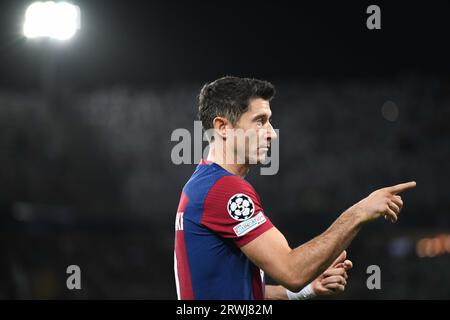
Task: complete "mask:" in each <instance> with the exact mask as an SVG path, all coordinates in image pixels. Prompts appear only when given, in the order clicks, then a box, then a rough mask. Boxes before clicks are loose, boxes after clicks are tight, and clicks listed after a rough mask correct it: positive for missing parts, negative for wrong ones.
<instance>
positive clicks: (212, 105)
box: [198, 76, 275, 130]
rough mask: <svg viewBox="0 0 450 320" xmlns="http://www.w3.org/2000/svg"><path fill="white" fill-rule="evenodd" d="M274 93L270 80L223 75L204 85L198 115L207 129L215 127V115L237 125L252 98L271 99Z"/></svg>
mask: <svg viewBox="0 0 450 320" xmlns="http://www.w3.org/2000/svg"><path fill="white" fill-rule="evenodd" d="M274 95H275V88H274V86H273V85H272V84H271V83H270V82H268V81H262V80H257V79H250V78H238V77H230V76H227V77H223V78H220V79H217V80H215V81H213V82H211V83H207V84H205V85H204V86H203V88H202V90H201V91H200V95H199V108H198V117H199V119H200V120H201V121H202V126H203V129H205V130H208V129H211V128H212V127H213V120H214V118H215V117H225V118H227V119H228V120H229V121H230V122H231V124H232V125H235V124H236V123H237V122H238V121H239V119H240V117H241V115H242V114H243V113H245V112H246V111H247V110H248V106H249V103H250V100H251V99H255V98H262V99H264V100H268V101H270V100H271V99H272V98H273V97H274Z"/></svg>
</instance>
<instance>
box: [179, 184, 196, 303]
mask: <svg viewBox="0 0 450 320" xmlns="http://www.w3.org/2000/svg"><path fill="white" fill-rule="evenodd" d="M188 201H189V199H188V197H187V196H186V194H185V193H184V192H183V193H182V194H181V199H180V204H179V206H178V210H177V218H176V222H175V259H176V261H175V268H176V271H175V277H177V279H176V281H177V282H178V283H177V286H178V288H177V289H179V290H180V291H179V294H180V296H179V298H180V299H182V300H193V299H194V290H193V288H192V281H191V273H190V272H189V263H188V258H187V254H186V242H185V239H184V227H183V214H184V210H185V209H186V206H187V203H188Z"/></svg>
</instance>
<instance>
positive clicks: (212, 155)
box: [206, 147, 250, 178]
mask: <svg viewBox="0 0 450 320" xmlns="http://www.w3.org/2000/svg"><path fill="white" fill-rule="evenodd" d="M225 159H226V155H222V154H221V155H219V156H218V155H217V153H216V152H215V150H214V148H213V147H211V148H210V150H209V153H208V158H207V159H206V160H207V161H211V162H214V163H216V164H218V165H219V166H221V167H222V168H224V169H225V170H227V171H228V172H231V173H232V174H235V175H238V176H240V177H241V178H244V177H245V176H246V175H247V174H248V172H249V171H250V166H249V165H248V164H237V163H226V161H225Z"/></svg>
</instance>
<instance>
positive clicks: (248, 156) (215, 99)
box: [174, 77, 416, 299]
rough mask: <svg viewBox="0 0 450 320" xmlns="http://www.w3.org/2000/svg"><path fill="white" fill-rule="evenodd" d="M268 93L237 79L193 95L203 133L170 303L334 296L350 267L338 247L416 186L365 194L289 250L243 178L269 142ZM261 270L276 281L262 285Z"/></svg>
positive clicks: (179, 228)
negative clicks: (202, 155)
mask: <svg viewBox="0 0 450 320" xmlns="http://www.w3.org/2000/svg"><path fill="white" fill-rule="evenodd" d="M274 94H275V89H274V87H273V85H272V84H270V83H269V82H266V81H260V80H256V79H248V78H237V77H224V78H221V79H218V80H216V81H213V82H211V83H209V84H206V85H205V86H204V87H203V88H202V90H201V92H200V96H199V118H200V120H201V121H202V126H203V128H204V129H205V130H207V131H208V132H210V135H209V147H210V149H209V154H208V157H207V159H206V160H202V161H201V162H200V163H199V165H198V166H197V168H196V170H195V172H194V173H193V175H192V177H191V178H190V179H189V181H188V182H187V183H186V185H185V186H184V188H183V191H182V194H181V199H180V202H179V206H178V210H177V216H176V223H175V230H176V231H175V250H174V251H175V252H174V264H175V265H174V268H175V282H176V287H177V294H178V298H179V299H305V298H310V297H312V296H315V295H331V294H336V293H339V292H342V291H344V289H345V286H346V284H347V282H346V281H347V270H348V269H350V268H351V267H352V262H351V261H349V260H346V252H345V249H346V248H347V247H348V246H349V244H350V242H351V241H352V240H353V238H354V237H355V236H356V234H357V233H358V231H359V230H360V228H361V227H362V226H363V225H364V224H365V223H367V222H369V221H371V220H374V219H377V218H379V217H385V218H386V219H390V220H391V221H392V222H396V221H397V219H398V215H399V213H400V211H401V209H402V206H403V201H402V199H401V197H400V196H399V195H398V194H399V193H400V192H402V191H405V190H407V189H410V188H414V187H415V186H416V183H415V182H413V181H412V182H408V183H402V184H398V185H395V186H391V187H386V188H382V189H379V190H376V191H374V192H372V193H371V194H370V195H368V196H367V197H366V198H364V199H362V200H361V201H359V202H357V203H356V204H354V205H353V206H351V207H350V208H348V209H347V210H346V211H344V212H343V213H342V214H341V215H340V216H339V217H338V218H337V219H336V221H335V222H334V223H333V224H332V225H331V226H330V227H329V228H328V229H327V230H326V231H325V232H324V233H322V234H320V235H319V236H317V237H315V238H314V239H312V240H310V241H309V242H307V243H305V244H303V245H300V246H298V247H296V248H294V249H292V248H291V247H290V246H289V244H288V242H287V241H286V238H285V237H284V236H283V234H282V233H281V232H280V231H279V230H278V229H277V228H276V227H275V226H274V225H273V224H272V222H271V221H270V219H269V217H268V215H267V213H266V212H265V211H264V209H263V206H262V203H261V199H260V197H259V196H258V194H257V192H256V191H255V189H254V188H253V187H252V186H251V185H250V184H249V183H248V182H247V181H246V180H245V176H246V174H247V173H248V171H249V169H250V167H251V165H252V164H254V163H261V162H263V161H264V160H265V158H266V156H267V152H268V149H269V147H270V143H271V141H272V140H273V139H276V137H277V136H276V132H275V131H274V129H273V127H272V125H271V117H272V111H271V109H270V101H271V99H272V98H273V96H274ZM239 129H240V130H239ZM248 132H250V133H249V134H247V133H248ZM242 135H245V136H244V139H240V138H242ZM239 141H241V143H239ZM242 141H244V143H242ZM240 158H241V159H243V161H238V160H239V159H240ZM264 273H267V274H268V275H269V276H270V277H271V278H272V279H273V280H274V281H276V282H277V283H278V284H279V285H277V286H269V285H266V284H265V277H264Z"/></svg>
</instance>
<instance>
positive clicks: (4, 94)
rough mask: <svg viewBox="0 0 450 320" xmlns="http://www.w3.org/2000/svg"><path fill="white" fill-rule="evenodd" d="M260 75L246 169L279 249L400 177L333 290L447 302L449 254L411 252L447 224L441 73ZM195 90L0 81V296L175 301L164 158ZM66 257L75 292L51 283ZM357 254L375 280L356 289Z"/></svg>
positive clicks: (59, 277) (173, 172)
mask: <svg viewBox="0 0 450 320" xmlns="http://www.w3.org/2000/svg"><path fill="white" fill-rule="evenodd" d="M211 80H212V79H211ZM274 85H275V86H276V89H277V95H276V97H275V99H274V100H273V101H272V103H271V106H272V111H273V119H274V126H275V127H276V128H278V129H279V130H280V135H279V138H280V155H279V157H280V170H279V171H278V173H277V174H276V175H273V176H261V175H259V174H258V172H259V170H254V171H253V172H251V173H250V175H249V177H248V180H249V181H250V182H251V183H252V185H253V186H254V187H255V189H256V190H257V191H258V192H259V194H260V196H261V198H262V203H263V206H264V208H265V210H266V213H267V215H268V216H269V217H270V218H271V219H272V221H273V222H274V223H275V224H276V225H277V226H279V228H280V229H281V231H283V232H284V233H285V234H286V236H287V238H288V240H289V242H290V243H291V245H297V244H299V243H301V242H303V241H306V240H308V239H309V238H311V237H313V236H314V235H316V234H318V233H319V232H322V231H324V230H325V228H326V227H327V226H328V225H329V224H330V223H331V222H332V221H333V220H334V219H335V218H336V217H337V215H338V214H339V213H340V212H342V211H344V210H345V209H346V208H347V207H349V206H350V205H352V204H353V203H355V202H356V201H358V200H359V199H361V198H362V197H364V196H366V195H367V194H368V193H370V192H371V191H373V190H374V189H376V188H379V187H383V186H386V185H390V184H396V183H399V182H404V181H408V180H415V181H417V183H418V186H417V188H416V189H415V190H413V191H411V192H409V193H406V194H405V195H404V200H405V207H404V210H403V212H404V215H403V216H402V217H401V220H400V222H399V223H398V224H397V225H395V226H392V225H390V224H387V223H385V222H384V221H380V222H375V223H374V224H373V225H371V226H368V227H367V228H366V229H364V230H363V231H362V233H361V234H360V236H359V237H358V238H357V239H356V240H355V242H354V244H352V246H351V247H350V248H349V255H350V257H351V258H352V259H353V261H354V263H355V269H354V270H353V273H354V278H353V282H350V283H349V286H348V289H347V292H346V293H345V294H344V295H343V296H342V298H349V299H355V298H361V299H365V298H389V299H390V298H393V299H396V298H447V299H448V298H450V274H449V273H448V270H449V269H450V268H449V267H450V255H443V256H440V257H436V258H418V257H417V255H416V252H415V243H416V241H417V240H418V239H419V238H420V237H423V236H427V235H429V234H434V233H437V232H448V231H449V230H450V215H449V211H450V197H449V195H448V188H447V187H446V186H447V181H449V180H450V161H449V159H450V148H449V145H450V125H449V124H450V90H449V89H450V79H448V78H435V77H427V76H416V75H403V76H398V77H395V78H391V79H382V80H381V79H380V80H376V79H375V80H370V81H369V80H365V81H356V80H351V79H349V80H345V81H339V82H338V81H334V80H329V81H327V80H312V81H310V80H309V81H306V80H299V81H297V82H282V83H277V82H276V81H274ZM201 86H202V84H201V83H198V84H192V83H190V84H176V85H171V86H164V87H163V86H161V87H139V88H137V87H127V86H116V87H108V88H101V89H97V90H93V91H89V92H87V91H85V92H77V93H75V92H69V91H67V92H54V93H52V94H47V95H42V94H38V93H35V92H27V93H23V92H20V93H18V92H10V91H2V90H0V148H1V152H0V164H1V166H0V181H1V183H0V222H1V223H0V239H1V240H0V250H1V252H0V256H1V257H2V258H1V260H0V261H1V263H0V270H1V273H0V298H25V299H26V298H44V299H45V298H137V299H140V298H141V299H146V298H150V299H158V298H161V299H164V298H166V299H173V298H175V285H174V280H173V261H172V250H173V236H174V227H173V223H174V216H175V212H176V208H177V205H178V200H179V195H180V192H181V189H182V187H183V184H184V183H185V182H186V181H187V179H188V178H189V176H190V175H191V173H192V171H193V170H194V169H195V164H192V165H178V166H177V165H174V164H173V163H172V162H171V158H170V155H171V150H172V148H173V146H174V145H175V144H176V142H173V141H171V133H172V132H173V130H175V129H177V128H186V129H188V130H189V131H191V132H193V129H194V124H193V121H194V120H196V114H197V95H198V92H199V90H200V88H201ZM191 158H192V161H198V160H199V159H194V158H193V155H192V157H191ZM400 236H401V237H403V238H401V239H405V241H406V242H405V243H406V245H405V246H403V247H402V248H403V249H402V250H400V254H393V253H392V250H390V249H389V248H391V246H395V243H397V242H396V241H397V240H398V239H399V238H398V237H400ZM396 239H397V240H396ZM394 251H395V250H394ZM395 252H397V251H395ZM71 264H76V265H79V266H80V268H81V270H82V290H80V291H77V292H75V291H69V290H67V288H66V287H65V280H66V278H67V274H66V273H65V271H66V268H67V266H68V265H71ZM370 264H376V265H379V266H380V267H381V270H382V274H383V278H382V289H381V290H379V291H371V290H368V289H367V287H366V282H365V279H366V278H367V274H366V267H367V266H368V265H370Z"/></svg>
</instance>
